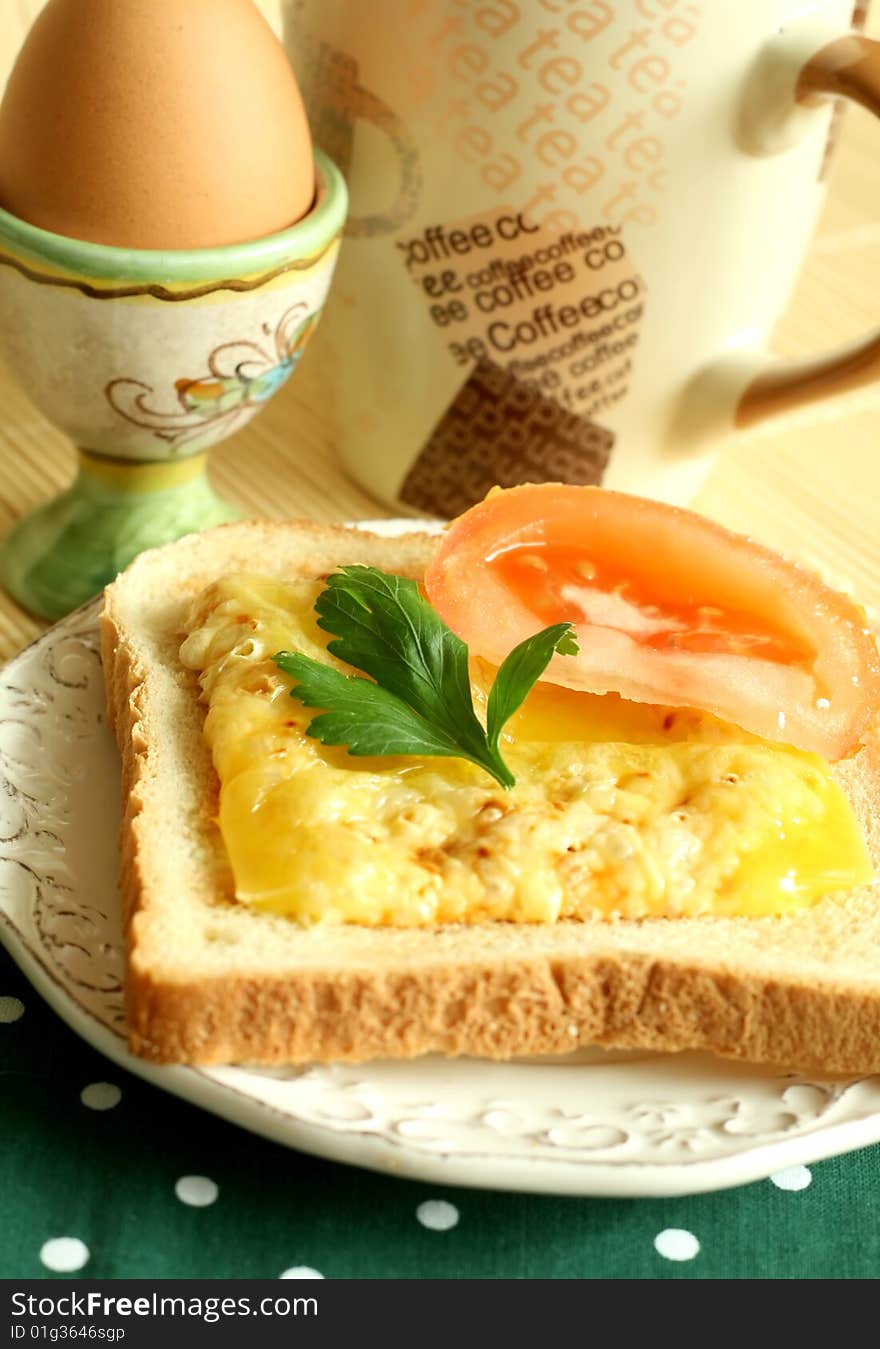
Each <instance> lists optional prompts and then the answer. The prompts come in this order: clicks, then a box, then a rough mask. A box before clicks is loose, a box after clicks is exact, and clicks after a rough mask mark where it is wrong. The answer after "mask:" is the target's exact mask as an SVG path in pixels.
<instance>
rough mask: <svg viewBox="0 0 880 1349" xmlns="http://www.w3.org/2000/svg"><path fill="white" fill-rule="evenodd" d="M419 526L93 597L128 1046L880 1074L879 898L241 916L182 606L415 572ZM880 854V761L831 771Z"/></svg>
mask: <svg viewBox="0 0 880 1349" xmlns="http://www.w3.org/2000/svg"><path fill="white" fill-rule="evenodd" d="M434 546H435V540H434V539H433V538H432V537H431V536H430V535H426V534H411V535H403V536H401V537H398V538H390V539H389V538H380V537H377V536H375V535H370V534H367V533H362V532H359V531H355V530H352V529H349V528H346V527H343V526H336V527H334V526H319V525H312V524H285V525H273V524H258V523H245V524H235V525H226V526H223V527H221V528H220V529H217V530H214V531H211V532H210V533H208V534H204V535H199V536H193V537H190V538H187V539H184V540H182V541H181V542H179V543H176V544H172V545H170V546H169V547H166V548H162V549H159V550H156V551H154V552H150V553H146V554H144V555H142V556H141V557H140V558H139V559H138V560H137V561H136V562H135V563H134V564H133V565H132V566H131V567H130V568H129V569H128V571H126V572H125V573H124V574H123V575H122V576H120V577H119V578H118V579H117V580H116V581H115V582H114V583H113V584H112V585H111V586H110V587H108V589H107V592H106V597H105V603H104V611H103V615H102V650H103V661H104V671H105V678H106V683H107V694H108V707H109V715H110V719H111V723H112V725H113V727H114V729H115V732H116V736H117V739H118V742H119V746H120V750H121V754H122V792H123V821H122V827H121V872H120V884H121V892H122V903H123V914H124V920H125V927H126V933H127V1005H128V1015H129V1028H130V1029H129V1034H130V1045H131V1048H132V1050H133V1051H134V1052H135V1053H137V1054H140V1055H142V1056H144V1057H147V1058H150V1059H152V1060H154V1061H156V1062H165V1063H172V1062H186V1063H203V1064H207V1063H226V1062H246V1063H254V1064H257V1063H259V1064H273V1063H297V1062H305V1061H309V1060H319V1061H329V1060H334V1059H338V1060H349V1061H357V1060H364V1059H369V1058H373V1057H383V1056H389V1057H393V1056H396V1057H409V1056H413V1055H417V1054H423V1053H428V1052H439V1053H443V1054H448V1055H456V1054H472V1055H482V1056H487V1057H490V1058H506V1057H510V1056H513V1055H535V1054H549V1053H565V1052H567V1051H570V1050H572V1049H575V1048H577V1047H578V1046H579V1045H587V1044H599V1045H606V1046H614V1047H622V1048H639V1049H648V1050H663V1051H668V1050H683V1049H707V1050H712V1051H715V1052H717V1053H720V1054H725V1055H729V1056H732V1057H736V1058H741V1059H746V1060H750V1061H753V1062H770V1063H775V1064H783V1065H788V1066H792V1067H798V1068H801V1069H810V1070H820V1071H823V1072H831V1073H867V1072H875V1071H878V1070H880V886H878V885H872V886H863V887H860V888H859V889H857V890H853V891H850V892H847V893H843V894H837V895H834V896H832V897H829V898H827V899H824V900H822V901H820V902H819V903H818V904H817V905H815V906H814V907H811V908H808V909H803V910H799V911H796V912H794V913H792V914H790V915H788V916H786V917H777V918H691V919H685V918H667V919H663V918H653V919H646V920H642V921H638V922H635V921H616V922H611V921H600V920H597V921H592V922H573V921H570V922H560V923H556V924H546V925H534V924H522V925H520V924H513V923H483V924H478V925H466V926H464V925H454V926H452V925H443V926H439V927H436V928H430V929H424V928H422V929H406V928H400V929H391V928H365V927H358V926H353V925H346V926H317V927H301V926H298V925H297V924H295V923H294V922H291V921H290V920H288V919H286V918H284V917H280V916H275V915H271V914H266V913H259V912H256V911H254V910H252V909H249V908H246V907H245V906H244V905H241V904H239V903H237V902H236V901H235V899H234V897H233V895H232V888H231V878H230V874H229V868H228V864H227V862H226V858H225V853H224V850H223V845H222V841H221V838H220V835H219V831H218V829H217V827H216V825H215V823H214V821H213V813H214V808H215V806H216V793H217V782H216V776H215V773H214V769H213V765H212V762H211V757H210V753H209V750H208V747H207V745H206V743H205V740H204V737H203V734H202V721H203V715H204V714H203V708H202V706H201V704H200V703H199V701H198V685H197V681H196V677H195V675H194V674H193V673H192V672H191V671H188V670H186V669H184V667H183V665H182V664H181V661H180V658H179V647H180V641H181V637H182V635H183V621H184V616H185V613H186V611H187V609H188V607H189V604H190V602H191V600H192V599H193V597H194V596H195V595H196V594H198V593H199V592H200V591H201V590H202V589H203V588H204V587H205V586H206V585H208V584H209V583H210V582H211V581H214V580H217V579H218V578H219V577H221V576H223V575H228V574H231V573H235V572H242V571H250V572H258V573H261V574H263V575H269V576H276V577H279V578H288V579H289V578H293V577H311V578H315V577H320V576H324V575H326V574H327V573H328V572H330V571H332V570H334V569H335V568H336V567H338V566H341V565H343V564H345V563H356V562H360V563H366V564H369V565H373V566H376V567H380V568H382V569H383V570H386V571H393V572H398V573H401V574H406V575H410V576H414V577H418V576H419V575H420V574H421V573H422V571H423V570H424V568H425V566H426V564H427V561H428V559H429V557H430V555H431V552H432V549H433V547H434ZM838 773H839V778H840V781H841V782H842V784H843V786H844V788H845V790H846V791H847V793H848V794H849V797H850V799H851V801H852V802H853V804H854V807H855V810H856V813H857V814H858V816H859V819H860V821H861V823H862V826H863V828H864V830H865V833H866V837H867V839H868V842H869V846H870V849H871V852H872V855H873V856H874V858H875V861H876V860H877V858H878V856H880V828H878V822H877V821H878V815H877V803H878V800H880V751H878V747H877V745H876V744H875V743H874V742H873V741H872V742H871V743H869V744H867V745H866V746H865V747H864V748H863V749H862V750H861V751H860V752H859V754H858V755H856V756H855V757H854V758H853V759H851V760H848V761H846V762H845V763H844V764H842V765H840V767H839V769H838Z"/></svg>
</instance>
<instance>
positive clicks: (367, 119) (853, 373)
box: [285, 0, 880, 516]
mask: <svg viewBox="0 0 880 1349" xmlns="http://www.w3.org/2000/svg"><path fill="white" fill-rule="evenodd" d="M863 21H864V6H859V7H857V10H856V12H855V13H854V12H853V3H852V0H816V2H815V3H812V4H804V3H803V0H736V3H735V4H734V3H721V0H443V2H442V3H441V2H440V0H431V2H430V3H427V2H426V0H383V3H382V5H381V6H380V7H378V9H377V8H376V7H374V6H367V5H364V4H362V3H361V2H360V0H288V3H287V7H286V11H285V38H286V41H287V45H288V50H289V52H290V54H291V57H292V59H293V60H294V63H295V65H296V68H297V70H298V71H299V72H300V73H301V76H302V84H303V93H304V96H305V99H306V105H307V108H308V111H309V116H310V120H311V124H312V129H313V133H314V135H315V139H316V142H317V143H318V144H319V145H321V146H323V147H324V148H326V149H328V150H329V151H330V153H331V154H332V155H333V156H334V157H335V158H336V159H337V161H338V162H340V163H341V167H342V169H343V171H344V172H345V173H346V175H347V177H348V180H349V187H350V192H351V202H352V205H351V217H350V224H349V228H348V237H347V239H346V241H345V243H344V245H343V249H342V253H341V257H340V261H339V268H338V271H337V279H336V289H335V293H334V295H333V297H332V298H331V301H330V303H329V305H328V309H327V313H326V317H325V320H324V324H323V328H322V331H321V333H320V334H319V335H318V337H317V339H316V341H317V343H318V344H319V345H320V348H321V350H322V351H323V357H324V359H315V360H314V361H313V362H312V366H311V371H310V372H309V375H308V377H307V383H308V382H311V393H310V394H309V391H308V390H306V392H307V394H309V396H312V397H315V398H320V402H321V407H322V408H323V409H324V410H325V411H324V415H325V416H327V418H328V419H330V418H332V425H331V426H329V427H328V429H329V430H330V431H331V433H332V435H333V437H334V440H335V442H336V443H337V444H338V446H339V448H340V453H341V455H342V457H343V460H344V462H345V464H346V466H347V468H348V470H349V471H350V472H351V474H352V475H353V477H354V478H355V479H357V480H358V481H359V482H360V483H361V484H362V485H363V486H365V487H366V488H367V489H368V490H369V491H371V492H372V493H373V494H374V495H376V496H377V497H379V498H381V499H382V500H384V501H385V502H387V503H389V504H392V505H394V506H395V507H396V508H397V509H404V510H410V511H426V512H429V513H431V514H436V515H441V516H448V515H452V514H455V513H456V512H458V511H460V510H462V509H463V508H465V507H466V506H468V505H470V504H471V503H472V502H474V501H476V500H479V499H480V498H481V497H482V496H484V495H485V493H486V491H487V490H488V489H489V488H490V487H491V486H493V485H494V484H496V483H500V484H502V485H510V484H513V483H516V482H521V481H542V480H565V481H570V482H578V483H601V484H603V485H605V486H607V487H611V488H617V489H622V490H626V491H635V492H640V493H643V494H646V495H650V496H655V497H658V498H661V499H664V500H668V501H674V502H684V501H687V500H689V499H690V498H691V497H692V496H693V495H694V493H695V492H696V491H697V490H698V488H699V486H700V483H701V482H702V480H703V478H704V476H705V474H706V472H707V471H708V468H709V466H710V462H711V455H712V451H713V449H714V448H715V447H716V446H717V444H718V443H719V441H720V440H721V439H722V438H723V437H724V435H725V433H727V432H728V431H730V430H731V429H733V428H735V427H743V426H750V425H753V424H755V423H757V422H759V421H761V420H762V419H764V418H766V417H769V416H771V415H773V414H775V413H777V412H781V411H784V410H787V409H789V408H792V407H795V406H797V405H799V404H801V403H805V402H808V401H810V400H814V399H818V398H823V397H825V396H826V395H830V394H835V393H838V392H840V391H842V390H844V389H847V388H850V387H852V386H853V385H855V384H859V383H865V382H867V381H869V380H871V379H874V378H875V377H876V376H877V374H878V373H880V339H878V338H877V337H876V336H875V337H872V338H870V339H869V340H867V341H866V342H864V343H862V344H860V345H858V346H856V347H854V348H851V349H850V350H848V351H845V352H844V351H838V352H834V353H832V354H831V355H830V356H828V357H826V358H825V359H822V360H817V361H814V362H811V363H809V364H788V363H784V362H782V361H776V360H774V359H773V358H771V357H770V356H769V355H768V354H767V352H766V349H765V348H766V342H767V339H768V335H769V333H770V330H771V328H772V325H773V323H774V322H775V320H776V319H777V318H778V317H779V315H780V314H781V313H782V311H783V310H784V308H785V306H786V302H787V300H788V297H789V293H790V291H791V288H792V285H793V283H794V280H795V278H796V276H797V272H798V268H799V266H800V263H801V260H802V258H803V255H804V252H805V249H806V246H807V243H808V240H809V237H810V233H811V230H812V228H813V224H814V222H815V218H816V214H817V211H818V208H819V206H820V204H821V202H822V198H823V194H824V180H825V176H826V172H827V165H828V158H829V153H830V149H831V142H832V141H833V137H834V131H835V128H836V117H835V115H834V113H835V106H834V105H835V99H834V96H835V95H844V96H845V97H848V98H850V99H854V100H856V101H858V102H861V103H863V104H865V105H866V106H867V107H869V108H871V109H873V110H875V111H876V110H878V108H880V44H878V43H874V42H872V41H870V40H869V39H867V38H865V37H864V36H863V35H862V34H861V32H860V29H861V26H862V23H863ZM315 381H318V384H317V385H316V384H315Z"/></svg>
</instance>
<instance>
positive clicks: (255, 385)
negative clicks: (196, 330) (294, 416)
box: [105, 300, 320, 451]
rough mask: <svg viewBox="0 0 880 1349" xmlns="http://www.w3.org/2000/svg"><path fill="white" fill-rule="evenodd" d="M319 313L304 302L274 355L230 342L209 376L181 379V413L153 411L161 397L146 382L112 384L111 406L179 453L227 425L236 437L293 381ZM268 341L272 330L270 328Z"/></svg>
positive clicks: (289, 316)
mask: <svg viewBox="0 0 880 1349" xmlns="http://www.w3.org/2000/svg"><path fill="white" fill-rule="evenodd" d="M319 317H320V314H319V312H315V313H311V314H310V313H309V312H308V306H307V305H306V304H305V302H304V301H302V300H301V301H299V302H298V303H297V304H295V305H293V306H292V307H291V308H290V309H288V311H287V312H286V314H284V315H283V317H282V318H281V321H280V322H279V324H278V327H277V328H276V330H275V349H274V353H272V354H269V352H268V351H267V349H266V348H265V347H263V346H260V345H259V344H258V343H257V342H253V341H242V342H225V343H224V344H223V345H222V346H219V347H216V348H215V350H214V351H212V352H211V355H210V356H209V358H208V360H207V362H206V364H207V367H208V373H207V374H205V375H201V376H200V377H198V378H196V379H189V378H183V379H176V380H175V381H174V389H175V393H176V400H177V403H178V407H177V408H169V409H167V410H165V411H162V410H161V409H159V408H156V407H155V406H150V400H151V399H153V398H154V397H155V395H156V391H155V389H153V388H152V387H151V385H149V384H146V383H144V381H143V380H141V379H134V378H127V379H115V380H112V381H111V382H110V383H109V384H108V385H107V388H106V391H105V392H106V396H107V400H108V402H109V403H110V406H111V407H112V408H113V409H114V410H115V411H116V412H118V413H119V415H120V417H124V418H125V419H126V421H129V422H131V423H132V424H133V425H134V426H140V427H144V428H145V429H147V430H150V431H152V432H153V434H154V435H155V436H157V437H158V438H159V439H160V440H164V441H165V442H166V443H167V444H168V445H169V446H171V447H172V450H173V451H178V450H180V449H181V448H182V447H184V446H187V445H195V444H197V443H198V442H201V441H202V440H203V439H204V437H205V436H206V435H210V436H212V437H214V436H215V433H216V431H217V429H218V428H219V427H220V426H221V425H222V426H223V429H224V435H227V436H228V435H231V434H232V433H233V432H234V431H237V430H238V428H239V427H240V426H244V425H245V423H246V422H248V421H250V419H251V417H252V416H253V415H254V413H255V412H258V411H259V409H260V408H261V407H262V406H263V404H264V403H267V402H268V401H269V399H270V398H272V396H273V395H274V394H276V393H277V392H278V390H279V389H281V388H283V386H284V385H285V384H286V383H287V381H288V380H289V379H290V376H291V375H292V374H293V372H294V370H295V369H296V367H297V364H298V363H299V360H300V358H301V356H302V354H303V352H304V351H305V348H306V345H307V343H308V341H309V338H310V337H311V336H312V334H313V332H314V331H315V328H316V327H317V325H318V319H319ZM264 327H265V332H266V336H267V337H268V336H270V335H271V329H270V328H269V327H268V326H267V325H264Z"/></svg>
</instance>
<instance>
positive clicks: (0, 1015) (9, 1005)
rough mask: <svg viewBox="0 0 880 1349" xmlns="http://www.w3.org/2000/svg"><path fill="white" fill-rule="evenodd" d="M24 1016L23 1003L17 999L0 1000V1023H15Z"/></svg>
mask: <svg viewBox="0 0 880 1349" xmlns="http://www.w3.org/2000/svg"><path fill="white" fill-rule="evenodd" d="M20 1016H24V1003H23V1002H22V1001H21V1000H20V999H19V998H0V1022H10V1021H17V1020H18V1018H19V1017H20Z"/></svg>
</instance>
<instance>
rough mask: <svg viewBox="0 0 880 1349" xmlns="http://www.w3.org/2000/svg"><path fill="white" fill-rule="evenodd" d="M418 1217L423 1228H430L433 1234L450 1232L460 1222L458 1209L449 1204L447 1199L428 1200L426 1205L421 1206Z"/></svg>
mask: <svg viewBox="0 0 880 1349" xmlns="http://www.w3.org/2000/svg"><path fill="white" fill-rule="evenodd" d="M416 1217H417V1218H418V1220H419V1222H420V1223H421V1224H422V1227H428V1228H430V1229H431V1231H432V1232H448V1231H449V1229H450V1227H454V1226H455V1224H456V1223H457V1222H458V1209H457V1208H456V1207H455V1205H454V1204H447V1202H446V1200H445V1199H427V1200H426V1201H425V1203H424V1204H419V1206H418V1208H417V1209H416Z"/></svg>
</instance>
